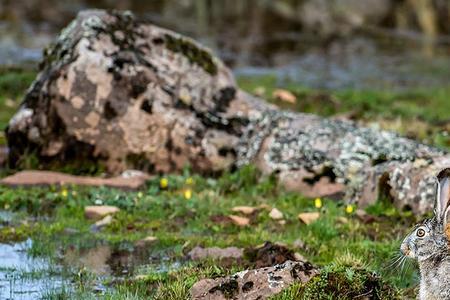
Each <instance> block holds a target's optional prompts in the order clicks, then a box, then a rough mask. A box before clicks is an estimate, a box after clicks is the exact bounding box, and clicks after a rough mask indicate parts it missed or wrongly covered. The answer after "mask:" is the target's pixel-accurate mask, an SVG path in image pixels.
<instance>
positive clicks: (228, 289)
mask: <svg viewBox="0 0 450 300" xmlns="http://www.w3.org/2000/svg"><path fill="white" fill-rule="evenodd" d="M317 274H318V270H317V269H316V268H315V267H313V266H312V265H311V264H310V263H309V262H293V261H287V262H285V263H283V264H279V265H275V266H273V267H267V268H261V269H254V270H246V271H242V272H239V273H237V274H234V275H231V276H228V277H222V278H216V279H203V280H200V281H198V282H197V283H195V284H194V286H193V287H192V289H191V297H192V299H195V300H225V299H247V300H253V299H255V300H256V299H267V298H269V297H270V296H273V295H275V294H278V293H280V292H281V291H283V290H284V289H285V288H287V287H289V286H290V285H291V284H293V283H294V282H302V283H305V282H307V281H309V280H310V279H311V278H312V277H313V276H315V275H317Z"/></svg>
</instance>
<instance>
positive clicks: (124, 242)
mask: <svg viewBox="0 0 450 300" xmlns="http://www.w3.org/2000/svg"><path fill="white" fill-rule="evenodd" d="M34 76H35V73H34V72H28V71H20V70H3V71H1V72H0V130H3V129H4V128H5V126H6V124H7V122H8V120H9V118H10V117H11V116H12V114H13V113H14V111H15V110H16V109H17V107H18V105H19V101H20V98H21V97H22V95H23V93H24V90H25V88H26V87H27V86H28V85H29V84H30V83H31V81H32V79H33V78H34ZM239 82H240V85H241V86H242V87H243V88H244V89H245V90H247V91H249V92H252V93H253V92H257V93H259V94H261V95H263V96H264V97H266V98H267V99H269V101H271V102H273V103H276V104H277V105H279V106H280V107H283V108H287V109H292V110H300V111H304V112H309V113H316V114H320V115H324V116H337V115H341V116H342V115H345V116H346V117H349V118H351V119H354V120H356V121H358V122H361V123H363V124H365V125H369V126H379V127H381V128H385V129H390V130H394V131H397V132H399V133H401V134H404V135H407V136H409V137H412V138H416V139H419V140H423V141H425V142H427V143H431V144H434V145H438V146H441V147H449V145H450V142H449V138H448V136H447V130H448V129H449V128H450V125H449V123H448V122H447V121H448V120H447V119H446V118H447V116H448V114H449V112H450V104H449V102H448V101H446V100H447V98H449V97H450V89H448V88H442V89H437V90H429V91H426V90H422V91H410V92H408V93H406V92H390V91H337V92H329V91H319V90H312V89H307V88H302V87H298V86H294V85H290V84H286V85H280V86H279V85H278V84H277V82H276V80H275V79H274V78H272V77H263V78H256V79H255V78H253V79H250V78H240V79H239ZM276 88H282V89H286V90H288V91H291V92H292V93H293V94H294V95H295V96H296V97H297V102H296V103H295V104H289V103H284V102H281V101H279V100H276V99H274V98H273V97H272V93H273V91H274V90H275V89H276ZM437 108H438V109H437ZM4 142H5V140H4V137H3V135H2V134H0V144H3V143H4ZM24 164H25V166H35V165H36V164H37V162H36V161H35V159H33V156H32V155H30V157H29V160H28V161H26V162H24ZM61 168H65V170H66V171H70V168H71V167H70V166H62V167H61ZM76 168H77V169H79V168H78V167H76ZM83 168H84V167H83ZM86 169H88V170H91V171H92V172H93V173H95V172H96V171H97V169H95V168H94V169H91V167H90V166H86ZM166 179H167V181H168V187H167V188H165V189H162V188H160V180H161V178H154V179H152V180H150V181H149V182H148V184H147V186H146V188H145V189H143V190H141V191H139V192H129V191H128V192H126V191H120V190H115V189H107V188H81V187H73V186H64V187H52V188H33V189H10V188H6V187H0V213H2V212H7V213H12V214H13V218H12V220H11V221H8V222H6V221H3V220H2V216H1V214H0V243H15V242H20V241H25V240H27V239H28V238H30V239H31V240H32V241H33V243H32V244H31V246H30V248H28V249H27V252H28V255H29V256H30V257H35V258H44V259H45V260H47V261H48V262H49V263H50V266H52V267H51V268H49V269H43V270H34V271H31V272H22V271H20V270H10V271H8V270H4V269H1V266H0V273H1V272H6V271H7V272H13V273H14V274H16V276H18V277H19V278H21V279H24V280H25V279H27V278H34V279H36V278H38V279H39V278H41V279H47V280H49V281H51V280H53V278H62V279H63V280H64V282H67V285H64V286H65V287H64V288H59V287H49V288H48V289H46V290H45V295H44V296H45V297H44V298H46V299H94V298H98V297H99V294H98V293H100V294H101V298H104V299H148V298H155V299H184V298H186V297H187V295H188V293H189V289H190V288H191V286H192V285H193V284H194V283H195V282H196V281H197V280H198V279H201V278H206V277H216V276H223V275H227V274H232V273H234V272H236V271H239V270H241V269H243V268H245V266H244V265H240V264H238V263H236V265H231V266H230V265H227V266H224V265H221V264H220V263H218V262H213V261H201V262H192V261H187V260H185V254H186V253H187V252H188V251H189V250H190V249H192V248H193V247H195V246H203V247H209V246H218V247H227V246H237V247H244V248H247V247H254V246H256V245H259V244H262V243H264V242H265V241H272V242H282V243H285V244H286V245H288V247H289V248H291V249H293V250H295V251H298V252H299V253H301V254H302V255H303V256H305V257H306V258H307V259H308V260H310V261H311V262H312V263H313V264H315V265H317V266H319V267H321V268H322V273H321V274H320V275H319V276H317V277H316V278H314V279H313V280H311V281H310V282H309V283H307V284H305V285H301V284H296V285H293V286H292V287H290V288H289V289H287V290H286V291H285V292H283V293H281V294H280V295H277V296H276V297H274V299H296V298H299V299H302V298H303V299H337V298H339V297H341V298H342V299H346V298H352V297H358V296H359V295H362V294H364V293H365V292H367V291H368V289H371V288H373V289H375V290H376V291H377V293H378V296H379V297H380V298H381V299H396V298H399V297H400V298H413V297H414V290H413V289H414V286H415V284H416V283H417V272H416V271H415V270H416V268H401V267H399V266H397V265H396V264H395V261H396V260H395V259H396V258H397V257H396V256H395V255H396V254H397V253H398V247H399V242H400V240H401V239H402V238H403V237H404V236H405V234H406V233H407V232H408V230H409V229H410V228H411V226H412V225H413V224H414V223H415V222H416V221H417V219H416V218H415V217H414V216H412V214H411V213H410V212H399V211H397V210H396V209H395V208H394V207H393V206H392V205H391V203H389V201H387V200H385V201H379V202H378V203H377V204H376V205H374V206H372V207H369V208H368V209H367V210H366V211H367V213H368V214H369V215H370V216H371V218H372V220H371V221H367V220H365V219H364V218H361V217H358V216H357V215H356V214H355V212H354V211H355V209H354V208H353V209H352V210H353V212H350V213H348V212H347V210H346V206H345V205H344V201H336V200H331V199H322V201H321V204H322V205H321V207H320V208H317V207H316V205H315V204H316V203H315V201H314V199H308V198H305V197H303V196H301V195H299V194H296V193H289V192H286V191H284V190H282V189H280V188H279V187H278V186H277V182H276V180H275V178H273V177H265V178H262V177H261V176H260V174H259V173H258V172H257V171H256V170H255V169H254V168H252V167H246V168H243V169H241V170H239V171H237V172H235V173H229V174H223V175H222V176H221V177H218V178H203V177H200V176H196V175H192V174H190V172H189V171H188V170H186V172H185V173H184V174H183V175H177V176H168V177H166ZM186 191H190V192H189V193H186ZM92 204H107V205H115V206H118V207H119V208H121V211H120V212H119V213H117V214H116V215H114V217H113V220H112V222H111V223H110V224H109V225H107V226H105V227H103V228H101V229H98V228H95V226H93V221H89V220H87V219H86V218H85V216H84V207H85V206H87V205H92ZM239 205H245V206H254V207H257V206H260V205H268V206H270V207H276V208H277V209H279V210H280V211H282V212H283V214H284V219H285V221H286V223H285V224H284V225H280V224H279V223H278V221H275V220H272V219H271V218H270V217H269V216H268V211H267V210H265V209H260V210H259V212H258V213H255V214H253V215H252V216H251V217H250V225H249V226H247V227H243V228H241V227H238V226H236V225H234V224H232V223H231V222H229V221H228V222H227V221H224V220H226V216H228V215H230V214H235V213H234V212H232V208H233V207H234V206H239ZM308 211H319V212H320V218H319V219H318V220H317V221H316V222H314V223H312V224H310V225H305V224H303V223H301V222H300V221H299V220H298V219H297V215H298V214H299V213H301V212H308ZM147 236H155V237H157V239H158V241H157V242H156V243H154V244H151V245H150V246H148V247H146V248H145V249H144V251H143V252H142V251H141V250H139V251H138V250H137V248H138V247H136V242H137V241H139V240H141V239H143V238H145V237H147ZM298 239H300V240H301V241H302V242H303V243H304V244H305V246H304V247H301V248H298V246H296V243H295V242H296V241H297V240H298ZM344 241H345V242H344ZM102 251H105V252H106V253H109V254H107V256H108V257H109V260H108V262H107V263H106V262H104V264H106V265H107V266H109V268H111V269H112V270H110V271H111V272H107V273H106V274H105V273H101V272H100V273H99V272H98V270H97V269H95V268H92V266H89V264H88V263H87V262H86V259H85V258H88V257H90V256H94V257H96V256H95V255H97V254H98V253H103V252H102ZM73 257H75V258H77V259H73ZM149 257H151V258H152V260H151V261H149ZM70 258H72V259H70ZM100 260H101V259H100ZM124 260H127V261H129V262H130V266H128V267H127V271H128V273H127V275H126V276H123V274H122V273H120V274H119V275H120V276H114V275H118V274H117V272H120V270H122V268H123V266H121V265H120V263H119V262H120V261H124ZM118 265H119V266H118ZM59 266H60V267H59ZM111 266H114V268H113V267H111ZM99 285H100V286H103V287H104V288H103V289H101V291H97V288H98V286H99ZM94 292H95V293H94ZM96 293H97V294H96ZM338 295H339V296H338Z"/></svg>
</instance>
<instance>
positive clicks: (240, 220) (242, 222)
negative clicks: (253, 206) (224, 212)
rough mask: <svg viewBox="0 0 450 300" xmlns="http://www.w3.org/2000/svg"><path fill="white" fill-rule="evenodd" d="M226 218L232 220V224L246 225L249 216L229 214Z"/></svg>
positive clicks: (248, 221)
mask: <svg viewBox="0 0 450 300" xmlns="http://www.w3.org/2000/svg"><path fill="white" fill-rule="evenodd" d="M228 218H230V220H231V221H232V222H233V224H234V225H237V226H240V227H244V226H248V225H249V224H250V219H249V218H245V217H240V216H235V215H230V216H228Z"/></svg>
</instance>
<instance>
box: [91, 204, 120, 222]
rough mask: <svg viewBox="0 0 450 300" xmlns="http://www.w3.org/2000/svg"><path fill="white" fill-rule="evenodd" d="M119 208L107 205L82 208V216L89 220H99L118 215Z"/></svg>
mask: <svg viewBox="0 0 450 300" xmlns="http://www.w3.org/2000/svg"><path fill="white" fill-rule="evenodd" d="M119 211H120V209H119V208H117V207H115V206H109V205H92V206H86V207H85V208H84V216H85V217H86V219H89V220H99V219H102V218H104V217H106V216H109V215H112V214H115V213H118V212H119Z"/></svg>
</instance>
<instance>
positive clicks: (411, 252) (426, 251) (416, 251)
mask: <svg viewBox="0 0 450 300" xmlns="http://www.w3.org/2000/svg"><path fill="white" fill-rule="evenodd" d="M446 247H447V239H446V238H445V235H443V234H442V226H440V225H439V223H438V222H437V221H436V220H435V219H429V220H425V221H424V222H422V223H421V224H419V225H417V226H416V228H414V230H413V232H411V234H410V235H408V236H407V237H406V238H405V239H404V240H403V242H402V245H401V246H400V250H401V252H402V253H403V255H405V256H408V257H410V258H414V259H417V260H418V261H419V262H420V261H424V260H426V259H428V258H430V257H432V256H433V255H435V254H437V253H441V252H442V249H446Z"/></svg>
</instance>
